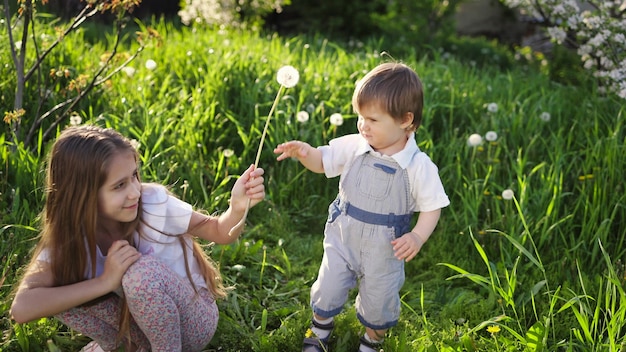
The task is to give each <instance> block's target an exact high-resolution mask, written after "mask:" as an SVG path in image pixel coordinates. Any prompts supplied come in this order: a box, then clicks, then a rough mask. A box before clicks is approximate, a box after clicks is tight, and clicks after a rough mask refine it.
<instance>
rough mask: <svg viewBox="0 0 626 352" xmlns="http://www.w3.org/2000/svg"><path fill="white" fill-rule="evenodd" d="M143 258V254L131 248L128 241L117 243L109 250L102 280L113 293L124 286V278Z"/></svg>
mask: <svg viewBox="0 0 626 352" xmlns="http://www.w3.org/2000/svg"><path fill="white" fill-rule="evenodd" d="M140 257H141V253H139V251H137V249H136V248H135V247H133V246H131V245H130V244H129V243H128V241H125V240H120V241H115V242H113V244H112V245H111V248H109V252H108V253H107V259H106V261H105V262H104V272H103V273H102V279H103V280H105V282H107V283H108V284H109V285H110V286H111V291H114V290H116V289H117V288H119V287H120V286H121V285H122V276H124V273H125V272H126V270H128V268H129V267H130V266H131V264H133V263H134V262H136V261H137V260H138V259H139V258H140Z"/></svg>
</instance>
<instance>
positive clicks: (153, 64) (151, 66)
mask: <svg viewBox="0 0 626 352" xmlns="http://www.w3.org/2000/svg"><path fill="white" fill-rule="evenodd" d="M156 67H157V63H156V61H154V60H152V59H148V60H146V68H147V69H148V70H150V71H152V70H154V69H155V68H156Z"/></svg>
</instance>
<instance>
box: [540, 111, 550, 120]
mask: <svg viewBox="0 0 626 352" xmlns="http://www.w3.org/2000/svg"><path fill="white" fill-rule="evenodd" d="M539 118H540V119H541V121H545V122H548V121H550V118H551V116H550V113H549V112H547V111H544V112H542V113H541V115H539Z"/></svg>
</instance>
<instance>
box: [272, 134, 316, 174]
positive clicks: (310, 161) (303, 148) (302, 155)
mask: <svg viewBox="0 0 626 352" xmlns="http://www.w3.org/2000/svg"><path fill="white" fill-rule="evenodd" d="M274 153H275V154H280V155H279V156H278V158H276V159H277V160H278V161H280V160H284V159H287V158H297V159H298V160H299V161H300V163H301V164H302V165H303V166H304V167H306V168H307V169H309V170H310V171H313V172H315V173H318V174H321V173H323V172H324V165H323V164H322V152H321V151H320V150H319V149H317V148H313V147H312V146H310V145H309V144H308V143H305V142H301V141H289V142H285V143H282V144H279V145H278V146H277V147H276V148H275V149H274Z"/></svg>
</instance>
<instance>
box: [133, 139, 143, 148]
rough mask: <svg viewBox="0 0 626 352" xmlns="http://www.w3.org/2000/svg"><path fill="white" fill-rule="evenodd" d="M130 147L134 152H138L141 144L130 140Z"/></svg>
mask: <svg viewBox="0 0 626 352" xmlns="http://www.w3.org/2000/svg"><path fill="white" fill-rule="evenodd" d="M130 145H132V146H133V148H135V150H139V147H141V143H139V141H138V140H136V139H131V140H130Z"/></svg>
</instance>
